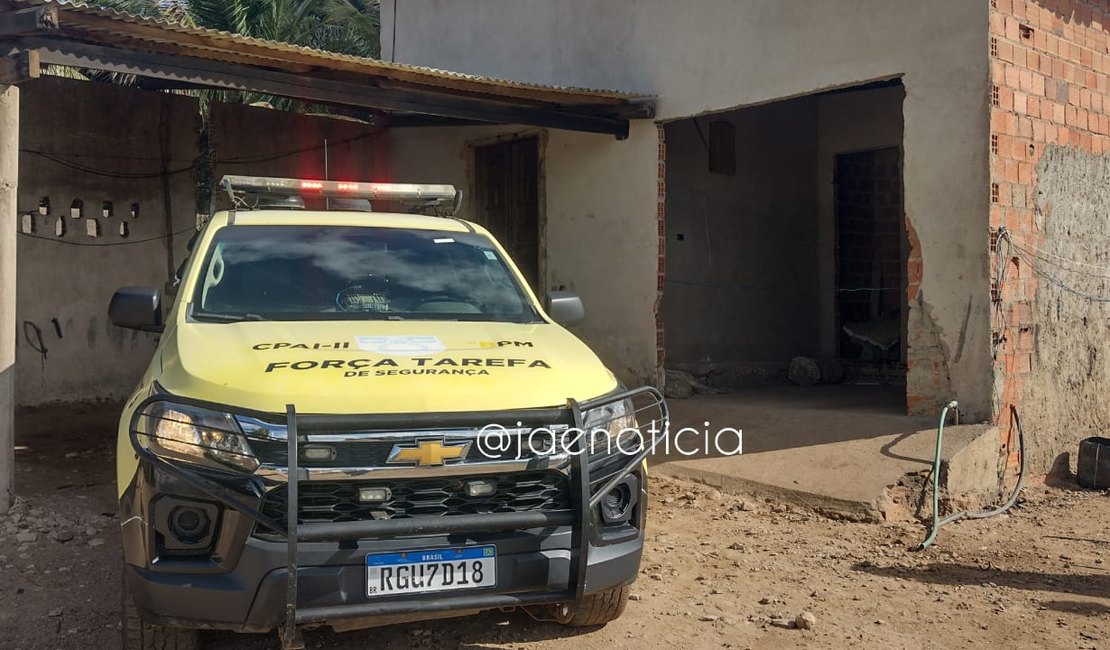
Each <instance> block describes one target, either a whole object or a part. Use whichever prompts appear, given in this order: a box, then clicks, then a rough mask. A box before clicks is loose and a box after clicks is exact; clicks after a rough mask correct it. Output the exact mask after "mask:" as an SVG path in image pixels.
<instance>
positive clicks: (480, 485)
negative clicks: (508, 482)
mask: <svg viewBox="0 0 1110 650" xmlns="http://www.w3.org/2000/svg"><path fill="white" fill-rule="evenodd" d="M496 491H497V483H495V482H493V481H467V482H466V483H464V484H463V494H465V495H466V496H468V497H488V496H490V495H492V494H493V493H494V492H496Z"/></svg>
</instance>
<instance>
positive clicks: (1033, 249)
mask: <svg viewBox="0 0 1110 650" xmlns="http://www.w3.org/2000/svg"><path fill="white" fill-rule="evenodd" d="M1003 230H1005V229H1003ZM1005 232H1006V236H1007V237H1010V238H1011V239H1012V238H1013V234H1012V233H1011V232H1010V231H1009V230H1005ZM1015 246H1017V247H1018V248H1021V249H1028V251H1030V252H1034V254H1035V253H1041V254H1043V255H1047V256H1049V257H1055V258H1056V259H1061V260H1064V261H1065V262H1067V263H1069V264H1075V265H1077V266H1088V267H1091V268H1094V269H1099V270H1100V271H1106V272H1107V273H1110V266H1105V265H1102V264H1092V263H1090V262H1084V261H1082V260H1073V259H1071V258H1070V257H1064V256H1063V255H1060V254H1058V253H1053V252H1052V251H1048V250H1045V249H1043V248H1038V247H1036V246H1034V245H1033V244H1030V243H1029V242H1027V241H1023V242H1021V243H1020V244H1017V243H1015ZM1038 257H1039V256H1038Z"/></svg>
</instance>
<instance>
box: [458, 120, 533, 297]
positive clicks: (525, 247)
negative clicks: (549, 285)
mask: <svg viewBox="0 0 1110 650" xmlns="http://www.w3.org/2000/svg"><path fill="white" fill-rule="evenodd" d="M539 160H540V157H539V138H535V137H530V138H520V139H516V140H509V141H507V142H498V143H496V144H489V145H483V146H480V147H475V149H474V180H475V183H474V186H475V194H476V196H475V205H476V206H477V218H476V220H477V221H478V223H480V224H482V225H483V226H485V227H486V228H487V229H489V231H490V232H491V233H493V235H494V236H495V237H497V239H498V241H500V242H501V245H502V246H504V247H505V248H506V249H507V250H508V251H509V255H510V256H511V257H512V258H513V261H514V262H516V265H517V267H519V268H520V272H521V273H523V274H524V278H525V279H526V280H527V281H528V284H529V285H530V286H531V287H532V289H533V290H535V291H537V292H538V291H540V252H541V247H540V207H539V167H540V162H539Z"/></svg>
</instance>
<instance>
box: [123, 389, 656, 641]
mask: <svg viewBox="0 0 1110 650" xmlns="http://www.w3.org/2000/svg"><path fill="white" fill-rule="evenodd" d="M636 398H647V399H650V400H651V402H652V404H651V407H648V408H657V409H658V417H657V418H654V417H653V418H652V420H651V422H652V423H653V426H652V427H651V429H650V430H651V432H652V438H651V444H645V445H643V448H642V449H640V450H639V452H638V453H636V454H627V455H628V460H627V462H625V463H624V464H622V465H621V466H620V468H619V469H618V470H616V471H615V472H614V473H612V474H611V475H609V478H608V480H606V481H605V483H604V484H602V486H601V487H600V488H598V489H596V490H593V491H592V494H591V488H590V468H589V462H588V457H589V455H588V453H587V452H586V449H585V447H584V445H585V444H586V443H585V440H584V438H581V437H579V439H578V440H579V442H580V443H581V445H582V446H581V447H580V448H579V449H578V452H577V453H572V454H571V455H570V458H571V472H570V488H571V498H572V503H573V504H574V506H573V510H572V511H554V512H540V511H521V512H504V513H486V514H468V515H452V516H438V515H419V516H413V517H409V518H404V519H381V520H365V521H354V522H336V523H305V524H300V523H299V522H298V520H297V519H298V512H299V502H298V484H299V483H300V481H301V480H304V479H302V478H301V475H300V471H299V467H298V464H299V459H300V453H299V448H298V445H299V443H300V442H301V441H300V438H301V437H302V436H304V435H308V434H309V433H312V432H334V431H342V430H348V431H353V430H376V429H382V430H385V429H389V428H395V427H396V428H404V429H406V430H412V431H413V433H414V435H419V433H420V432H421V431H422V430H434V429H435V428H436V427H442V426H445V425H451V426H468V425H472V426H485V425H489V424H504V425H509V426H523V427H528V426H540V427H549V426H554V425H566V426H569V427H574V429H575V430H576V431H579V432H581V431H584V428H585V416H584V414H585V413H587V412H589V411H592V410H594V409H598V408H601V407H605V406H608V405H611V404H614V403H618V402H623V401H626V400H628V401H632V400H634V399H636ZM156 402H163V403H169V404H180V405H184V406H192V407H196V408H203V409H210V410H213V411H218V412H226V411H227V410H228V407H227V406H226V405H221V404H217V403H212V402H205V401H201V400H195V399H192V398H187V397H181V396H176V395H169V394H164V393H156V394H154V395H151V396H150V397H147V398H146V399H144V400H143V401H142V402H141V403H140V404H139V405H138V406H137V407H136V409H135V411H134V415H133V416H132V419H131V423H130V426H129V435H130V441H131V446H132V447H133V449H134V450H135V452H136V454H138V456H139V457H140V458H141V459H142V460H144V461H146V462H148V463H150V464H151V465H153V466H154V467H156V468H157V469H159V470H160V471H163V472H165V473H166V474H169V475H171V476H173V477H174V478H177V479H178V480H180V481H182V482H183V483H185V484H187V485H189V486H190V487H192V488H194V489H196V490H198V491H200V492H202V493H204V494H207V495H208V496H210V497H212V498H214V499H216V500H217V501H219V502H221V503H223V504H224V505H226V506H229V507H231V508H234V509H235V510H237V511H239V512H241V513H243V514H244V515H246V516H247V517H249V518H250V519H252V520H254V521H255V522H256V523H257V524H260V525H262V526H265V527H266V528H268V529H270V530H272V531H274V533H276V534H277V535H279V536H280V537H282V538H284V539H285V543H286V567H285V568H286V577H287V579H286V598H285V617H284V623H283V624H282V625H281V628H280V629H279V635H280V637H281V643H282V648H283V649H284V650H294V649H297V648H303V647H304V646H303V642H302V641H301V638H300V635H299V630H298V626H300V625H304V624H312V623H322V622H325V621H328V620H338V619H349V618H362V617H370V616H380V615H403V614H415V613H427V612H440V611H449V610H478V609H492V608H501V607H518V606H524V605H540V604H552V603H566V602H570V603H573V604H574V606H577V605H578V604H580V603H581V601H582V599H583V597H584V591H585V586H586V580H585V574H586V569H587V563H588V553H587V551H588V547H589V533H590V519H591V513H592V512H593V511H594V509H596V508H597V506H598V504H599V503H600V501H601V499H602V498H603V497H604V495H605V494H606V493H607V492H608V491H609V490H611V489H612V488H614V487H615V486H616V485H618V484H619V483H620V482H621V481H622V480H623V479H624V478H625V477H627V476H628V475H629V474H630V473H631V472H633V471H635V469H636V468H637V467H639V465H640V464H641V463H642V462H643V460H644V459H645V458H646V457H647V456H648V454H650V453H651V451H652V449H653V447H654V445H655V442H656V440H657V438H656V436H657V435H658V434H659V433H662V434H663V435H665V434H666V427H667V424H668V422H669V413H668V410H667V405H666V401H665V400H664V398H663V395H662V393H660V392H659V391H658V390H657V389H655V388H653V387H650V386H644V387H640V388H635V389H631V390H623V391H618V392H615V393H611V394H609V395H604V396H602V397H598V398H596V399H592V400H587V401H582V402H579V401H576V400H574V399H568V400H567V404H566V406H565V407H562V408H542V409H517V410H503V411H467V412H457V413H408V414H370V415H358V416H346V415H317V414H298V413H297V411H296V408H295V406H294V404H288V405H287V406H286V410H285V417H284V424H285V427H286V454H287V470H286V471H287V473H286V482H287V488H286V489H287V503H286V506H287V510H286V522H285V523H282V522H279V521H277V520H275V519H273V518H272V517H269V516H267V515H266V514H263V513H262V512H260V511H259V510H258V509H257V508H254V507H252V506H251V505H249V504H246V503H243V501H242V500H241V499H239V498H238V497H236V496H235V495H234V494H233V493H232V490H230V489H229V488H226V487H225V486H223V485H221V484H220V483H218V482H216V481H214V480H212V479H210V478H208V477H206V476H205V475H204V474H203V473H200V472H196V471H193V470H191V469H190V468H189V467H188V466H187V465H185V466H183V465H181V464H178V463H175V462H172V461H170V460H167V459H166V458H163V457H161V456H159V455H158V454H156V453H155V452H154V451H152V450H151V449H149V448H148V447H147V446H145V445H143V444H141V443H140V441H139V436H141V435H149V434H143V433H140V432H139V430H138V429H139V427H138V426H137V425H138V421H139V418H141V417H144V415H145V411H146V409H147V407H148V406H150V405H151V404H154V403H156ZM642 410H646V408H644V409H638V410H636V411H634V412H633V413H635V412H638V411H642ZM234 413H235V414H236V415H242V416H248V417H255V418H259V419H267V418H269V419H270V420H273V419H274V416H273V414H272V413H263V412H258V411H252V410H249V409H235V410H234ZM656 423H659V424H661V425H662V427H661V429H656V428H655V426H654V425H655V424H656ZM639 427H642V425H639ZM249 478H250V482H251V485H252V487H253V489H254V490H255V491H256V492H257V493H258V494H259V496H261V495H262V494H263V493H264V491H265V490H264V484H263V479H261V478H260V477H258V476H254V475H250V476H249ZM568 525H569V526H572V527H573V535H572V538H573V539H574V547H573V548H572V549H571V553H572V555H571V557H572V561H571V576H570V584H569V588H568V589H567V590H566V591H562V592H535V593H520V594H477V593H476V594H464V595H459V596H442V595H434V594H433V595H430V596H426V597H423V598H418V599H409V600H404V601H390V602H365V603H357V604H347V605H341V606H329V607H303V608H298V607H297V594H298V591H297V572H298V565H297V545H298V543H299V542H328V541H336V542H339V541H348V540H358V539H366V538H388V537H397V536H403V535H427V534H445V533H479V532H497V531H507V530H526V529H533V528H547V527H556V526H568Z"/></svg>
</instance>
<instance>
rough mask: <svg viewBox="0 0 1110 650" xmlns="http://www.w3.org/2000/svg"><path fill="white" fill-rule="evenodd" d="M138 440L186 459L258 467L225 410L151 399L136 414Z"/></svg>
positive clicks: (161, 453)
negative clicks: (140, 411) (147, 404)
mask: <svg viewBox="0 0 1110 650" xmlns="http://www.w3.org/2000/svg"><path fill="white" fill-rule="evenodd" d="M136 433H138V434H139V443H140V444H142V445H143V446H144V447H147V448H148V449H150V450H151V451H152V452H154V453H155V454H158V455H159V456H163V457H165V458H173V459H177V460H184V461H188V462H194V463H196V462H199V463H202V464H212V463H213V462H215V463H216V464H218V465H222V466H226V467H235V468H238V469H244V470H246V471H248V472H253V471H254V470H255V469H257V468H258V459H256V458H255V457H254V454H253V453H252V452H251V448H250V446H249V445H248V444H247V441H246V438H244V437H243V432H242V430H241V429H240V428H239V424H238V423H237V422H236V420H235V418H234V417H232V416H231V415H229V414H227V413H221V412H219V411H211V410H209V409H204V408H199V407H195V406H187V405H185V404H173V403H170V402H153V403H151V404H150V405H149V406H147V407H146V409H145V410H144V411H143V414H142V416H141V417H140V418H139V422H138V431H137V432H136Z"/></svg>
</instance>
